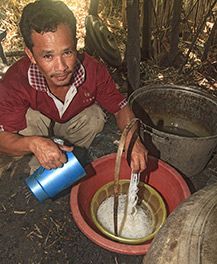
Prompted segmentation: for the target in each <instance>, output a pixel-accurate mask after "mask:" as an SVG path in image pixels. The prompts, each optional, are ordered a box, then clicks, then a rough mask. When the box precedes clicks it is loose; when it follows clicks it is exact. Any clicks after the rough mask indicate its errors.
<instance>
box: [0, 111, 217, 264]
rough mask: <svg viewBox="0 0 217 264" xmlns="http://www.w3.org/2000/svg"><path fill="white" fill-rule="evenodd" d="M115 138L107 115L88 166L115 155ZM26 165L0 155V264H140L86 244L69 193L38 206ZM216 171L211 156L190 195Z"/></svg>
mask: <svg viewBox="0 0 217 264" xmlns="http://www.w3.org/2000/svg"><path fill="white" fill-rule="evenodd" d="M120 135H121V134H120V131H119V130H118V129H117V126H116V124H115V120H114V118H113V116H111V115H108V120H107V123H106V125H105V128H104V131H103V132H102V133H101V134H99V135H98V136H97V137H96V139H95V140H94V142H93V144H92V146H91V147H90V150H89V152H88V159H89V161H88V162H90V161H91V160H94V159H96V158H99V157H100V156H104V155H106V154H109V153H113V152H116V151H117V146H118V140H119V139H120ZM29 159H30V156H25V157H22V158H16V159H15V158H11V157H8V156H5V155H0V168H1V173H0V175H1V177H0V181H1V183H0V205H1V206H0V229H1V233H0V263H2V264H10V263H11V264H12V263H13V264H15V263H22V264H25V263H31V264H38V263H43V264H44V263H73V264H77V263H79V264H80V263H85V264H88V263H105V264H107V263H108V264H110V263H114V264H128V263H135V264H136V263H142V260H143V256H132V255H122V254H117V253H114V252H110V251H108V250H106V249H104V248H101V247H100V246H98V245H96V244H95V243H93V242H92V241H91V240H89V239H88V238H87V237H86V236H85V235H84V234H83V233H82V232H81V231H80V230H79V228H78V227H77V225H76V223H75V222H74V220H73V217H72V215H71V211H70V202H69V195H70V194H69V192H68V193H66V194H65V195H64V196H62V197H60V198H58V199H56V200H51V199H49V200H46V201H44V202H39V201H38V200H37V199H36V198H35V197H34V195H33V194H32V193H31V192H30V191H29V189H28V187H27V185H26V183H25V179H26V178H27V177H28V175H29V166H28V161H29ZM216 167H217V157H216V155H214V156H213V158H212V160H211V162H210V164H209V166H208V168H207V169H206V170H204V172H203V173H202V174H200V175H198V176H195V177H194V178H192V179H191V180H192V182H193V184H194V187H195V189H196V190H197V189H200V188H202V187H203V186H205V185H207V184H211V183H212V182H215V181H217V169H216Z"/></svg>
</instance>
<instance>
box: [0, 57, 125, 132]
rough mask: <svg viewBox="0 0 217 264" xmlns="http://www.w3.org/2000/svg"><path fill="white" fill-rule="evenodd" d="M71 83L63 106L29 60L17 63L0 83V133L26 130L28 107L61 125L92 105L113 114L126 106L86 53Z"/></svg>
mask: <svg viewBox="0 0 217 264" xmlns="http://www.w3.org/2000/svg"><path fill="white" fill-rule="evenodd" d="M72 80H73V81H72V84H71V86H70V88H69V90H68V92H67V95H66V98H65V102H64V103H62V102H61V101H60V100H59V99H58V98H56V97H55V96H54V95H53V94H52V93H51V92H50V91H49V88H48V86H47V83H46V80H45V78H44V76H43V75H42V74H41V73H40V71H39V70H38V67H37V65H35V64H32V63H31V62H30V60H29V59H28V57H24V58H22V59H20V60H19V61H18V62H16V63H15V64H14V65H12V66H11V67H10V69H9V70H8V71H7V73H6V74H5V75H4V77H3V78H2V79H1V80H0V131H18V130H22V129H24V128H26V119H25V114H26V112H27V110H28V108H29V107H31V108H32V109H33V110H38V111H40V112H41V113H42V114H44V115H46V116H47V117H49V118H51V119H52V120H54V121H55V122H58V123H64V122H67V121H68V120H70V119H71V118H72V117H74V116H75V115H77V114H78V113H80V112H81V111H82V110H84V109H85V108H86V107H88V106H90V105H92V104H93V103H94V102H98V103H99V104H100V105H101V106H102V107H103V108H105V109H106V110H107V111H109V112H110V113H112V114H114V113H116V112H118V111H119V110H120V109H121V108H123V107H124V106H125V105H126V104H127V101H126V99H125V97H124V96H123V95H122V94H120V92H119V91H118V90H117V89H116V87H115V83H114V80H113V79H112V77H111V76H110V75H109V73H108V71H107V69H106V68H105V67H104V66H103V65H102V64H100V63H99V62H98V61H97V60H95V59H94V58H92V57H90V56H88V55H87V54H86V53H84V60H83V62H82V64H81V63H80V61H79V60H77V63H76V67H75V72H74V75H73V78H72Z"/></svg>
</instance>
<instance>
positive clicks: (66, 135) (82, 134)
mask: <svg viewBox="0 0 217 264" xmlns="http://www.w3.org/2000/svg"><path fill="white" fill-rule="evenodd" d="M26 120H27V127H26V128H25V129H23V130H20V131H19V134H21V135H23V136H33V135H34V136H45V137H48V136H49V128H50V125H51V119H50V118H48V117H46V116H45V115H43V114H41V113H40V112H39V111H35V110H32V109H31V108H29V110H28V111H27V113H26ZM105 121H106V118H105V114H104V113H103V111H102V109H101V108H100V107H99V106H98V105H97V104H94V105H91V106H90V107H88V108H86V109H84V110H83V111H82V112H80V113H79V114H78V115H76V116H75V117H73V118H72V119H70V120H69V121H68V122H66V123H63V124H61V123H57V122H55V124H54V127H53V132H54V135H53V136H54V137H57V138H61V139H63V140H65V141H66V142H69V143H70V144H71V145H75V146H79V147H85V148H88V147H89V146H90V144H91V143H92V141H93V140H94V138H95V136H96V135H97V134H98V133H99V132H101V131H102V130H103V127H104V124H105Z"/></svg>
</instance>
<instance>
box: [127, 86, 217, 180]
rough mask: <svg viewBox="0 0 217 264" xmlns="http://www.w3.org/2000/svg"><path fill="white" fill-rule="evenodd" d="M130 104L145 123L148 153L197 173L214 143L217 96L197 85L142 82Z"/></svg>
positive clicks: (188, 172) (183, 170)
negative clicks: (145, 84)
mask: <svg viewBox="0 0 217 264" xmlns="http://www.w3.org/2000/svg"><path fill="white" fill-rule="evenodd" d="M128 102H129V105H130V107H131V109H132V110H133V112H134V113H135V115H136V117H138V118H140V119H141V120H142V122H143V124H144V132H145V133H144V138H143V140H144V144H145V146H146V147H147V149H148V151H149V153H150V155H152V156H155V157H157V158H160V159H162V160H163V161H165V162H167V163H169V164H170V165H172V166H173V167H175V168H176V169H177V170H179V171H180V172H181V173H182V174H184V175H185V176H187V177H190V176H193V175H196V174H198V173H200V172H201V171H202V170H203V169H204V168H205V167H206V165H207V163H208V162H209V160H210V158H211V156H212V154H213V152H214V150H215V148H216V146H217V99H216V98H215V97H214V96H211V95H210V94H209V93H208V92H206V91H203V90H201V89H199V88H194V87H185V86H177V85H163V86H160V85H157V86H144V87H142V88H139V89H137V90H136V91H134V92H133V93H132V94H131V95H130V97H129V99H128Z"/></svg>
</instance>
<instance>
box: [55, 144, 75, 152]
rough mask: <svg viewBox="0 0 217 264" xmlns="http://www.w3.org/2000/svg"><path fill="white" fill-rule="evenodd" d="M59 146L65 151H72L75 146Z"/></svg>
mask: <svg viewBox="0 0 217 264" xmlns="http://www.w3.org/2000/svg"><path fill="white" fill-rule="evenodd" d="M59 148H60V149H61V150H63V151H68V152H71V151H73V149H74V147H73V146H72V147H68V146H62V145H59Z"/></svg>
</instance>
